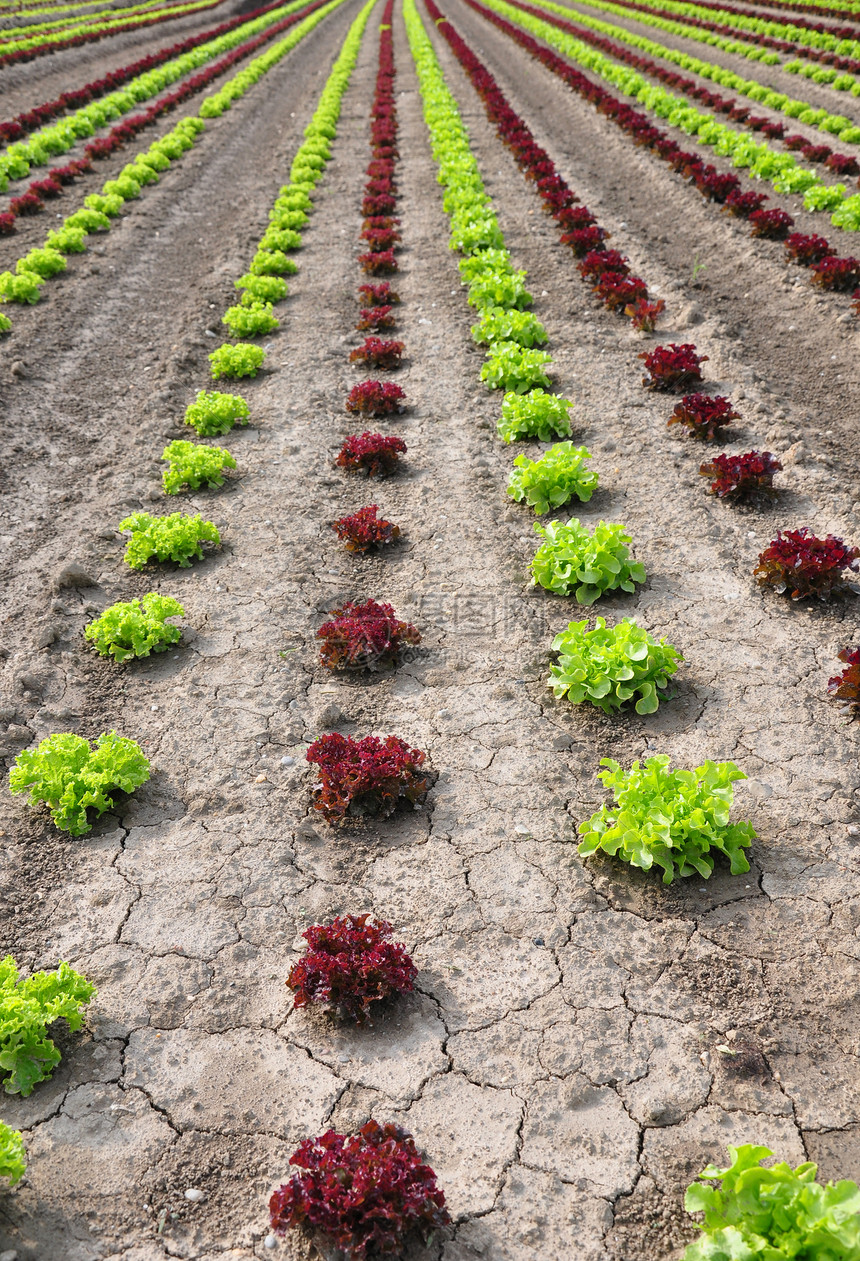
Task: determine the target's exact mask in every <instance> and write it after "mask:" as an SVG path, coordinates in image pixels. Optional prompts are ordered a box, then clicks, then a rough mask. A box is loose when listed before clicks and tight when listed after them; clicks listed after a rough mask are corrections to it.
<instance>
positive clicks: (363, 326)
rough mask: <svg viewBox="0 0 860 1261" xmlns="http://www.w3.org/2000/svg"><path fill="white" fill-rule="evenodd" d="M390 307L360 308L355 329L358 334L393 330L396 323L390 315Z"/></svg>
mask: <svg viewBox="0 0 860 1261" xmlns="http://www.w3.org/2000/svg"><path fill="white" fill-rule="evenodd" d="M391 311H392V308H391V307H390V306H372V307H362V308H361V310H360V311H359V313H358V323H357V324H356V326H355V327H356V329H357V330H358V332H359V333H367V332H375V333H378V332H380V331H384V330H385V329H387V328H394V325H395V324H396V323H397V321H396V320H395V318H394V316H393V315H392V314H391Z"/></svg>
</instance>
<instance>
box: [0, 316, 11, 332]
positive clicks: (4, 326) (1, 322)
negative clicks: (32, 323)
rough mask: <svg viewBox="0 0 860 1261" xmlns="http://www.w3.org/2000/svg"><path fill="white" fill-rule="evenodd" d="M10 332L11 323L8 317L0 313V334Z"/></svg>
mask: <svg viewBox="0 0 860 1261" xmlns="http://www.w3.org/2000/svg"><path fill="white" fill-rule="evenodd" d="M11 331H12V321H11V320H10V319H9V316H8V315H4V314H3V312H2V311H0V333H11Z"/></svg>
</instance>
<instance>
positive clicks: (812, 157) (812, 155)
mask: <svg viewBox="0 0 860 1261" xmlns="http://www.w3.org/2000/svg"><path fill="white" fill-rule="evenodd" d="M800 151H801V153H802V154H803V156H804V157H805V158H806V160H807V162H826V161H827V159H828V158H829V157H830V155H831V154H832V152H833V150H832V149H831V148H830V146H829V145H826V144H805V145H801V147H800Z"/></svg>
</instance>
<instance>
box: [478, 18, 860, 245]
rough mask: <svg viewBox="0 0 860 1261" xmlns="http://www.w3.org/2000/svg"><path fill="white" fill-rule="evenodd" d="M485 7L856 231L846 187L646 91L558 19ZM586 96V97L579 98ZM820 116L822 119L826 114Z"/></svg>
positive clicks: (858, 204) (855, 201) (677, 99)
mask: <svg viewBox="0 0 860 1261" xmlns="http://www.w3.org/2000/svg"><path fill="white" fill-rule="evenodd" d="M487 7H488V8H490V9H492V10H493V11H494V12H496V13H498V14H501V15H503V16H505V17H507V18H509V19H510V20H511V21H512V22H513V23H514V24H515V25H517V26H520V27H523V28H525V29H526V30H528V31H531V32H532V33H533V34H534V35H537V36H538V37H539V38H540V39H542V40H544V41H545V42H546V43H548V44H549V45H550V46H551V47H554V48H557V49H558V50H559V51H560V52H562V53H563V54H564V55H565V56H566V57H569V58H570V59H571V60H572V61H574V62H577V63H579V65H581V66H583V67H584V68H585V69H587V70H589V71H591V72H592V73H594V74H596V75H598V76H599V77H600V78H602V79H605V80H607V82H609V83H611V84H613V85H614V86H616V87H618V88H619V89H620V90H621V91H622V92H623V93H624V94H625V95H627V96H631V97H633V98H635V99H636V100H638V101H639V103H640V104H641V105H642V106H643V107H644V108H645V109H646V110H647V111H649V112H650V113H653V114H655V115H656V116H657V117H658V118H665V119H666V121H667V122H669V123H670V124H672V125H673V126H676V127H679V128H680V129H681V130H682V131H685V132H686V133H687V134H688V135H695V136H696V139H697V143H698V144H699V145H702V146H707V147H710V148H713V149H714V151H715V152H716V153H717V154H718V155H719V156H722V157H731V159H732V162H733V164H734V165H735V166H736V167H738V168H741V169H742V168H748V169H749V173H750V175H751V176H752V177H753V178H755V179H759V180H766V181H768V182H769V183H771V184H772V185H773V186H774V188H775V190H776V191H777V192H781V193H802V194H803V198H804V205H805V207H806V209H807V210H810V211H833V212H834V213H833V214H832V216H831V220H832V222H833V224H834V226H835V227H839V228H844V229H846V230H848V231H857V230H860V194H854V195H851V196H849V195H847V194H846V188H845V185H844V184H834V185H828V184H825V183H824V181H823V180H822V179H821V178H820V177H819V176H817V175H815V174H814V172H812V171H809V170H805V169H802V168H801V167H799V166H798V163H797V159H796V158H794V157H793V156H792V155H791V153H777V152H775V150H774V149H773V148H772V147H771V146H770V145H769V144H767V143H765V142H764V141H761V140H756V139H754V138H753V137H751V136H749V135H747V134H745V133H742V132H738V131H736V130H734V129H733V128H731V127H728V126H726V124H724V123H721V122H719V121H717V119H716V118H715V117H714V114H713V113H712V112H710V111H709V112H705V111H703V110H701V109H695V108H693V106H691V105H690V103H689V101H688V100H686V99H685V98H684V97H681V96H675V95H673V94H672V93H670V92H667V91H666V90H665V89H664V88H661V87H657V86H655V85H649V84H648V83H647V81H646V80H645V79H644V78H643V76H642V75H641V74H640V73H639V71H637V70H633V69H627V68H625V67H624V66H623V65H619V64H618V63H617V62H616V61H612V60H610V59H609V57H607V56H605V55H604V54H603V53H602V52H600V51H598V50H597V49H592V48H590V47H589V46H588V45H587V44H586V43H585V42H584V40H581V39H578V38H574V37H572V36H571V35H569V34H567V33H566V32H565V31H564V30H563V29H560V28H559V26H557V25H556V23H557V22H560V21H561V19H554V18H553V17H552V15H551V14H547V15H546V19H545V20H544V18H539V17H535V16H534V14H533V13H531V12H529V11H528V10H527V9H526V8H524V7H522V6H520V5H514V4H508V3H506V2H505V0H488V4H487ZM589 86H591V85H589ZM767 92H768V89H766V88H762V89H761V93H762V95H767ZM586 94H587V93H586V92H585V91H584V92H583V95H586ZM699 95H700V96H701V95H702V94H701V93H700V94H699ZM816 113H817V111H814V110H813V111H810V115H811V116H806V115H800V116H799V121H802V122H810V123H814V121H815V118H814V116H815V115H816ZM821 113H822V114H824V115H826V111H821ZM848 121H850V120H844V122H848ZM842 125H844V123H843V124H842Z"/></svg>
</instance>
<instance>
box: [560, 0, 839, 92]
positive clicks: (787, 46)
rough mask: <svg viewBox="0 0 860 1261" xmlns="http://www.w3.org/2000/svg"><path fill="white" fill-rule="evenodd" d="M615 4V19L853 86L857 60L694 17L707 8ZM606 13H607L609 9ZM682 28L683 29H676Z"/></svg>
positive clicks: (630, 1)
mask: <svg viewBox="0 0 860 1261" xmlns="http://www.w3.org/2000/svg"><path fill="white" fill-rule="evenodd" d="M615 4H616V6H617V7H616V9H615V10H614V11H615V12H617V13H618V14H619V16H621V15H622V14H625V13H626V12H627V11H629V12H630V13H631V14H632V15H637V14H644V15H645V16H644V17H643V18H637V20H639V21H643V22H645V23H647V24H648V25H650V26H660V28H661V29H662V30H665V31H671V32H673V33H676V34H682V35H683V36H684V38H686V39H693V40H696V41H697V42H700V43H705V44H710V45H712V46H714V47H718V48H722V49H723V51H724V52H731V53H735V54H736V55H738V56H741V57H747V58H749V59H750V60H751V61H760V62H762V64H764V65H771V66H776V65H781V66H782V69H783V70H785V71H786V72H787V73H788V74H800V75H803V76H804V77H805V78H809V79H812V80H813V82H815V83H821V84H830V85H832V86H833V87H834V88H835V89H836V91H838V92H846V91H848V90H849V89H850V88H853V86H854V84H855V80H854V78H853V75H854V74H856V73H857V71H858V70H860V60H858V59H857V58H856V57H846V56H842V55H840V54H838V53H836V52H831V51H830V50H828V49H821V48H811V47H809V46H808V45H807V44H798V43H796V42H793V41H792V40H790V39H782V38H778V37H777V36H774V35H767V34H764V33H763V32H761V31H754V30H741V29H739V28H738V27H737V26H733V25H729V24H728V23H726V22H717V21H714V20H713V18H710V17H703V16H697V14H701V13H703V12H704V13H706V14H707V13H708V12H710V11H711V8H712V6H710V5H701V4H699V5H695V6H693V5H687V6H684V8H683V11H682V10H681V9H680V8H679V7H677V6H672V7H671V8H668V7H657V5H656V4H648V3H645V2H644V0H615ZM661 4H662V0H661ZM713 9H714V10H716V11H718V12H720V13H721V16H726V15H727V14H731V13H734V12H738V10H736V9H733V8H731V7H728V8H726V7H725V6H721V5H720V6H718V5H714V6H713ZM693 10H695V12H694V11H693ZM606 11H607V12H609V11H610V10H606ZM568 12H569V10H568ZM744 12H745V11H744ZM675 14H679V15H680V16H683V19H684V21H683V24H680V23H677V22H675V21H674V15H675ZM654 18H657V19H668V21H667V22H665V23H663V22H657V21H653V20H652V19H654ZM676 26H677V27H679V29H678V30H677V31H676V30H675V27H676ZM682 26H683V29H680V28H681V27H682ZM850 29H851V31H852V35H853V36H854V38H855V39H856V37H857V35H858V34H860V31H858V30H857V28H856V27H852V28H850ZM697 30H699V31H710V32H712V33H713V36H716V38H713V37H710V38H709V37H708V36H704V35H697V34H696V31H697ZM726 37H728V40H726ZM739 41H743V42H739ZM767 49H772V50H773V51H772V52H770V53H768V52H767V51H761V50H767ZM780 53H783V54H786V55H788V56H789V57H790V58H791V60H790V61H787V62H783V60H782V58H781V57H780V56H779V54H780ZM805 61H811V62H814V63H815V64H814V65H810V66H807V65H805V64H804V62H805ZM821 65H823V66H825V67H827V68H826V69H816V66H821ZM844 71H850V72H851V73H849V74H844V73H840V72H844Z"/></svg>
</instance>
